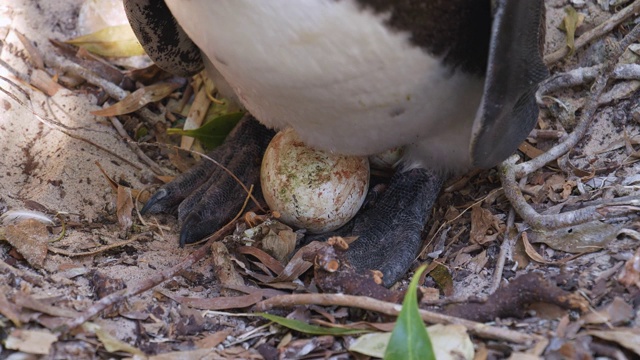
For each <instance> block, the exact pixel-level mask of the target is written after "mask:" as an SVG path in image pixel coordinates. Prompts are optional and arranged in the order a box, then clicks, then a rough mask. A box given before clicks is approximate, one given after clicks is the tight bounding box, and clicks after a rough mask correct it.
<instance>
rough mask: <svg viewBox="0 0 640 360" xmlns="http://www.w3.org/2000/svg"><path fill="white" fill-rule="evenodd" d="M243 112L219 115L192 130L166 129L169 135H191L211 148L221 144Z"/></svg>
mask: <svg viewBox="0 0 640 360" xmlns="http://www.w3.org/2000/svg"><path fill="white" fill-rule="evenodd" d="M243 115H244V114H243V113H241V112H235V113H231V114H226V115H221V116H218V117H216V118H215V119H213V120H211V121H208V122H207V123H206V124H204V125H202V126H200V127H199V128H197V129H193V130H182V129H175V128H172V129H167V134H169V135H174V134H175V135H182V136H191V137H193V138H196V139H197V140H199V141H200V142H201V143H202V145H204V147H206V148H208V149H213V148H215V147H216V146H219V145H220V144H222V142H223V141H224V139H225V138H226V137H227V135H228V134H229V132H231V130H232V129H233V128H234V127H235V126H236V124H237V123H238V121H240V119H241V118H242V116H243Z"/></svg>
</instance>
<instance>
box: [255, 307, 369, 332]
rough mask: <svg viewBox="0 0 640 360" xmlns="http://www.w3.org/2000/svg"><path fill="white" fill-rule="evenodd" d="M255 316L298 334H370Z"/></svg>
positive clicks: (282, 318) (362, 330)
mask: <svg viewBox="0 0 640 360" xmlns="http://www.w3.org/2000/svg"><path fill="white" fill-rule="evenodd" d="M257 315H259V316H262V317H263V318H265V319H267V320H271V321H273V322H275V323H277V324H280V325H282V326H284V327H287V328H289V329H291V330H295V331H299V332H302V333H305V334H311V335H336V336H341V335H354V334H362V333H366V332H370V331H369V330H365V329H341V328H328V327H322V326H316V325H309V324H307V323H306V322H303V321H299V320H293V319H287V318H285V317H282V316H278V315H272V314H267V313H259V314H257Z"/></svg>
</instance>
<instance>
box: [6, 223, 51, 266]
mask: <svg viewBox="0 0 640 360" xmlns="http://www.w3.org/2000/svg"><path fill="white" fill-rule="evenodd" d="M5 237H6V239H7V241H8V242H9V244H11V246H13V247H14V248H15V249H16V250H17V251H18V253H20V255H22V256H23V257H24V258H25V260H27V262H28V263H29V264H30V265H31V266H33V267H34V268H36V269H42V267H43V266H44V260H45V259H46V257H47V245H48V243H49V232H48V231H47V226H46V225H45V224H43V223H41V222H40V221H38V220H35V219H27V220H24V221H21V222H19V223H17V224H16V225H8V226H7V227H6V230H5Z"/></svg>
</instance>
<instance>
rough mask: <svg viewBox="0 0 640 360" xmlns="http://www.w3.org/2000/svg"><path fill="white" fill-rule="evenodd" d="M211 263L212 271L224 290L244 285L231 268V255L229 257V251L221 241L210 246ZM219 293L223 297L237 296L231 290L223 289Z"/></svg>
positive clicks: (239, 276)
mask: <svg viewBox="0 0 640 360" xmlns="http://www.w3.org/2000/svg"><path fill="white" fill-rule="evenodd" d="M211 261H212V263H213V271H214V273H215V274H216V277H217V278H218V280H219V281H220V285H222V286H224V287H225V288H229V287H230V286H236V285H237V286H240V285H244V279H243V278H242V276H241V275H240V274H239V273H238V272H237V271H236V268H235V267H234V266H233V262H232V261H231V255H229V250H228V249H227V247H226V245H224V244H223V243H222V242H221V241H216V242H214V243H213V244H211ZM221 293H222V295H224V296H235V295H239V294H238V293H237V292H235V291H233V290H225V289H223V290H222V291H221Z"/></svg>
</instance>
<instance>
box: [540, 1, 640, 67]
mask: <svg viewBox="0 0 640 360" xmlns="http://www.w3.org/2000/svg"><path fill="white" fill-rule="evenodd" d="M638 12H640V0H636V1H634V2H633V4H631V5H629V6H627V7H626V8H624V9H622V10H620V11H619V12H618V13H616V14H615V15H613V16H612V17H610V18H609V20H607V21H605V22H603V23H602V24H600V25H598V26H596V27H595V28H593V29H591V30H589V31H587V32H585V33H584V34H582V36H580V37H579V38H577V39H576V41H575V44H574V50H578V49H580V48H581V47H583V46H585V45H586V44H588V43H589V42H591V41H593V40H595V39H597V38H600V37H602V36H604V35H605V34H607V33H609V32H611V31H612V30H613V29H615V28H616V27H617V26H618V25H620V24H621V23H622V22H624V21H626V20H627V19H629V18H630V17H631V16H633V15H634V14H636V13H638ZM568 53H569V47H568V46H563V47H562V48H560V49H558V50H556V51H554V52H553V53H551V54H548V55H547V56H545V57H544V62H545V63H546V64H547V65H552V64H554V63H556V62H558V61H560V60H561V59H562V58H564V57H565V56H567V54H568Z"/></svg>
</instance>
